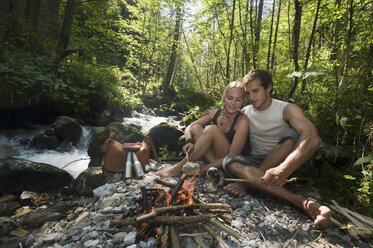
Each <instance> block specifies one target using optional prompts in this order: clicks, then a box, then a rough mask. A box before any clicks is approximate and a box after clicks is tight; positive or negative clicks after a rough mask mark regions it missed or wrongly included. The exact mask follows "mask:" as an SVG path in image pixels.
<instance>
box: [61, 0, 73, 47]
mask: <svg viewBox="0 0 373 248" xmlns="http://www.w3.org/2000/svg"><path fill="white" fill-rule="evenodd" d="M74 9H75V0H68V1H67V6H66V9H65V15H64V17H63V23H62V28H61V33H60V43H61V46H62V48H63V49H67V48H68V47H69V44H70V36H71V29H72V25H73V17H74Z"/></svg>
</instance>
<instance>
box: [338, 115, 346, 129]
mask: <svg viewBox="0 0 373 248" xmlns="http://www.w3.org/2000/svg"><path fill="white" fill-rule="evenodd" d="M347 120H348V118H347V117H342V118H341V119H340V120H339V124H340V125H341V127H343V128H345V127H346V125H347Z"/></svg>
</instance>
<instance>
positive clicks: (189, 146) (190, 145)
mask: <svg viewBox="0 0 373 248" xmlns="http://www.w3.org/2000/svg"><path fill="white" fill-rule="evenodd" d="M193 147H194V144H193V143H187V144H185V145H184V146H183V153H185V154H186V153H187V152H188V153H189V152H191V151H192V150H193Z"/></svg>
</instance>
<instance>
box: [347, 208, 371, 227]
mask: <svg viewBox="0 0 373 248" xmlns="http://www.w3.org/2000/svg"><path fill="white" fill-rule="evenodd" d="M345 210H346V212H347V213H349V214H351V215H352V216H354V217H355V218H356V219H358V220H360V221H361V222H364V223H365V224H367V225H368V226H370V227H372V228H373V219H372V218H369V217H368V216H365V215H362V214H360V213H357V212H354V211H351V210H349V209H347V208H345Z"/></svg>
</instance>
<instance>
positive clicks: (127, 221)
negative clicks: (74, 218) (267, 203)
mask: <svg viewBox="0 0 373 248" xmlns="http://www.w3.org/2000/svg"><path fill="white" fill-rule="evenodd" d="M199 179H200V178H199V177H197V176H196V175H193V176H190V175H188V174H187V173H184V174H183V176H182V177H181V178H180V180H179V181H178V182H177V183H176V184H175V183H171V182H169V181H165V180H162V179H159V178H156V179H155V180H154V181H155V182H156V183H157V184H158V185H159V187H157V188H145V187H141V194H142V196H141V199H139V200H138V201H137V202H136V204H135V207H134V209H133V211H131V212H132V213H131V215H130V216H128V217H126V218H125V217H124V216H122V217H121V218H119V219H116V220H112V221H111V222H110V226H111V227H116V228H120V227H124V226H134V227H136V229H137V238H138V239H140V240H144V241H145V240H147V239H148V238H150V237H155V238H156V242H157V244H159V245H160V247H180V238H181V237H183V236H189V237H198V236H201V235H205V234H210V235H211V236H213V237H214V238H215V239H216V241H217V242H218V243H219V245H220V246H221V247H228V245H227V244H226V243H225V242H224V240H223V239H222V238H221V237H220V236H219V232H220V231H224V232H225V233H227V234H229V235H232V236H233V237H235V238H237V239H240V235H239V234H238V233H237V232H236V231H235V230H234V229H233V228H231V227H230V224H231V223H230V217H229V216H228V215H227V214H228V213H231V212H232V209H231V207H230V206H229V205H226V204H221V203H206V202H203V201H202V200H200V199H198V197H196V196H195V195H194V184H195V182H196V181H197V180H199Z"/></svg>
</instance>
